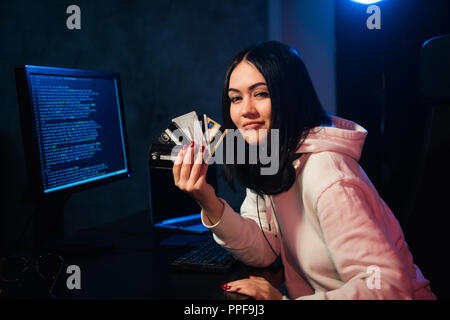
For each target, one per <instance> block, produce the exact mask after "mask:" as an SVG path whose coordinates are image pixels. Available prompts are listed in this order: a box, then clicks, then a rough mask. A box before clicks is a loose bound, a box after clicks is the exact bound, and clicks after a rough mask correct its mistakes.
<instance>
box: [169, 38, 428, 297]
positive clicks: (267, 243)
mask: <svg viewBox="0 0 450 320" xmlns="http://www.w3.org/2000/svg"><path fill="white" fill-rule="evenodd" d="M222 105H223V125H224V126H225V127H226V128H228V129H238V130H239V131H240V132H241V133H242V136H243V137H244V138H245V140H246V142H247V144H248V145H255V144H259V143H261V142H262V141H266V140H268V139H270V138H271V131H270V130H273V129H277V130H278V133H279V145H278V147H279V148H278V152H279V170H278V172H277V173H276V174H274V175H270V176H263V175H261V174H260V169H261V167H262V165H261V164H259V163H256V164H235V163H234V164H225V165H224V173H225V177H226V178H227V179H228V180H229V182H230V183H232V177H236V178H237V179H238V180H239V181H240V182H241V183H242V184H243V185H244V186H245V187H246V190H247V191H246V192H247V194H246V198H245V200H244V202H243V203H242V206H241V210H240V211H241V212H240V214H238V213H236V212H234V210H233V209H232V208H231V207H230V206H229V205H228V203H227V202H226V201H225V200H224V199H221V198H218V197H217V196H216V194H215V190H214V189H213V188H212V187H211V185H209V184H208V183H207V181H206V179H205V176H206V171H207V165H206V164H205V163H204V162H203V161H202V156H203V149H202V148H201V149H200V152H198V154H197V156H196V157H195V159H194V156H193V154H194V148H195V146H193V145H192V144H191V146H189V147H187V148H184V149H183V150H181V151H180V153H179V155H178V158H177V160H176V162H175V164H174V167H173V176H174V182H175V185H176V186H178V187H179V188H180V189H181V190H184V191H185V192H187V193H188V194H190V195H191V196H192V197H193V198H194V199H195V200H196V201H197V202H198V203H199V204H200V206H201V207H202V220H203V223H204V224H205V226H207V227H208V228H210V229H211V231H212V232H213V234H214V238H215V240H216V241H217V242H218V243H219V244H220V245H222V246H223V247H225V248H226V249H228V250H229V251H230V252H231V253H232V254H233V255H234V256H235V257H236V258H238V259H239V260H241V261H243V262H244V263H246V264H247V265H250V266H256V267H266V266H269V265H271V264H272V263H273V262H274V261H275V260H276V259H277V258H280V259H281V262H282V264H283V266H284V278H285V285H286V289H287V291H288V296H283V295H282V294H281V293H280V292H279V291H278V290H277V289H276V288H274V287H273V286H272V285H271V284H270V283H269V282H267V281H266V280H265V279H263V278H257V277H250V278H249V279H241V280H237V281H234V282H231V283H228V284H225V285H224V286H223V288H224V289H225V290H227V291H238V292H240V293H243V294H247V295H249V296H252V297H254V298H255V299H282V298H285V299H286V298H291V299H435V296H434V295H433V293H432V291H431V289H430V285H429V281H428V280H427V279H425V278H424V277H423V275H422V273H421V272H420V270H419V268H418V267H417V266H416V265H415V264H414V262H413V257H412V255H411V253H410V251H409V249H408V246H407V244H406V242H405V240H404V236H403V233H402V230H401V228H400V225H399V223H398V221H397V220H396V218H395V216H394V215H393V213H392V212H391V210H390V209H389V208H388V206H387V205H386V204H385V203H384V201H383V200H382V199H381V198H380V196H379V195H378V193H377V191H376V190H375V188H374V186H373V185H372V183H371V182H370V180H369V178H368V177H367V176H366V174H365V173H364V171H363V170H362V169H361V167H360V166H359V165H358V160H359V158H360V156H361V150H362V147H363V144H364V140H365V137H366V135H367V131H366V130H365V129H364V128H362V127H361V126H359V125H357V124H355V123H353V122H351V121H348V120H345V119H342V118H338V117H334V116H329V115H327V114H326V112H324V110H323V109H322V107H321V105H320V102H319V100H318V98H317V96H316V93H315V91H314V88H313V86H312V83H311V80H310V78H309V76H308V73H307V71H306V68H305V66H304V64H303V62H302V60H301V59H300V57H299V55H298V53H297V52H296V51H295V50H293V49H292V48H290V47H289V46H287V45H284V44H282V43H279V42H275V41H269V42H264V43H259V44H257V45H254V46H252V47H250V48H247V49H246V50H244V51H242V52H240V53H239V54H238V55H237V56H236V57H235V58H234V59H233V61H232V63H231V65H230V66H229V68H228V70H227V72H226V77H225V84H224V90H223V98H222ZM251 130H253V131H251ZM250 132H256V134H248V133H250ZM236 151H237V152H240V151H239V150H236ZM241 152H245V150H241Z"/></svg>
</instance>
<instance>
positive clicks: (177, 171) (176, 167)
mask: <svg viewBox="0 0 450 320" xmlns="http://www.w3.org/2000/svg"><path fill="white" fill-rule="evenodd" d="M186 149H187V145H184V146H183V147H182V148H181V150H180V151H179V152H178V155H177V158H176V159H175V162H174V164H173V168H172V174H173V180H174V183H175V185H176V186H177V185H178V182H179V180H180V171H181V165H182V164H183V159H184V154H185V153H186Z"/></svg>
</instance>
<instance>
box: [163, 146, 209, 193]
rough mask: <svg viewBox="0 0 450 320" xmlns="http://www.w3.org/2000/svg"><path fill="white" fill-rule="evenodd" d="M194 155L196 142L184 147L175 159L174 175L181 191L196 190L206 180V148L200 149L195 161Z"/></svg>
mask: <svg viewBox="0 0 450 320" xmlns="http://www.w3.org/2000/svg"><path fill="white" fill-rule="evenodd" d="M194 153H195V145H194V142H191V144H190V145H189V146H188V145H184V146H183V148H182V149H181V150H180V152H179V153H178V155H177V158H176V159H175V162H174V165H173V169H172V173H173V178H174V183H175V185H176V186H178V187H179V188H181V189H184V188H186V187H188V189H189V188H191V187H194V188H195V185H196V184H197V185H198V184H199V182H200V181H201V180H206V173H207V171H208V165H207V164H206V163H204V161H203V158H204V153H205V147H204V146H202V147H200V148H199V150H198V152H197V155H196V156H195V161H194Z"/></svg>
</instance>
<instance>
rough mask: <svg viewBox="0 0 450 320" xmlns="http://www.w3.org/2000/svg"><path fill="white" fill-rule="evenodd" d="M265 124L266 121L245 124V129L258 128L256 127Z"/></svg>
mask: <svg viewBox="0 0 450 320" xmlns="http://www.w3.org/2000/svg"><path fill="white" fill-rule="evenodd" d="M263 124H264V122H253V123H250V124H246V125H244V129H246V130H248V129H256V128H259V127H261V126H262V125H263Z"/></svg>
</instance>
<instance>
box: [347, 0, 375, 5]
mask: <svg viewBox="0 0 450 320" xmlns="http://www.w3.org/2000/svg"><path fill="white" fill-rule="evenodd" d="M351 1H353V2H358V3H362V4H374V3H377V2H380V1H382V0H351Z"/></svg>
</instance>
